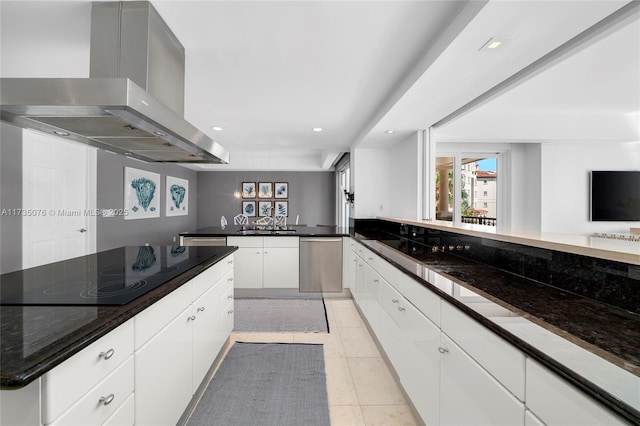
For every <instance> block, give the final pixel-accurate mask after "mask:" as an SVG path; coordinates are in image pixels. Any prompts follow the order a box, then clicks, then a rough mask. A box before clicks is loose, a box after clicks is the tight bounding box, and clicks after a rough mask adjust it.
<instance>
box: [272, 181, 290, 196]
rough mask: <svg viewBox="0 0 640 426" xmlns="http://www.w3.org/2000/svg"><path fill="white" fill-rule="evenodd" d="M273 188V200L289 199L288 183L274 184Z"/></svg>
mask: <svg viewBox="0 0 640 426" xmlns="http://www.w3.org/2000/svg"><path fill="white" fill-rule="evenodd" d="M273 186H274V189H273V198H289V182H275V183H274V184H273Z"/></svg>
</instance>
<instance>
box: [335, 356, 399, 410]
mask: <svg viewBox="0 0 640 426" xmlns="http://www.w3.org/2000/svg"><path fill="white" fill-rule="evenodd" d="M346 360H347V362H348V364H349V371H350V372H351V377H352V378H353V384H354V386H355V388H356V393H357V395H358V401H360V405H396V404H400V405H402V404H406V401H405V399H404V396H403V395H402V391H401V390H400V388H399V387H398V384H397V383H396V381H395V379H394V378H393V376H392V375H391V373H390V372H389V369H388V367H387V364H386V363H385V362H384V360H383V359H382V358H346Z"/></svg>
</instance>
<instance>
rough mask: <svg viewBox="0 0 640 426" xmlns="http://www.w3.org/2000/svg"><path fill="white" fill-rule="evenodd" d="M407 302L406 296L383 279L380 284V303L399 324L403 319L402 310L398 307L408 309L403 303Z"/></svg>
mask: <svg viewBox="0 0 640 426" xmlns="http://www.w3.org/2000/svg"><path fill="white" fill-rule="evenodd" d="M405 304H406V302H405V300H404V297H402V295H401V294H400V293H399V292H398V291H397V290H396V289H395V288H393V287H392V286H391V285H389V283H387V282H386V281H382V284H381V285H380V305H382V308H383V309H384V310H385V311H386V312H387V313H388V314H389V317H390V318H391V319H392V320H393V321H394V322H395V323H396V324H398V326H400V324H401V320H400V318H399V314H400V311H399V310H398V308H402V309H406V308H404V307H403V306H402V305H405Z"/></svg>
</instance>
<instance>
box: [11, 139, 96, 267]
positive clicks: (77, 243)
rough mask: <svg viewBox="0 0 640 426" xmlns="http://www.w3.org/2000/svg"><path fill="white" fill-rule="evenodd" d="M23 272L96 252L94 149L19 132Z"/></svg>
mask: <svg viewBox="0 0 640 426" xmlns="http://www.w3.org/2000/svg"><path fill="white" fill-rule="evenodd" d="M22 142H23V145H22V146H23V156H22V158H23V160H22V204H23V212H22V259H23V260H22V264H23V268H29V267H33V266H38V265H42V264H45V263H51V262H57V261H60V260H64V259H69V258H72V257H77V256H83V255H85V254H88V253H93V252H95V229H96V215H95V206H96V201H95V200H96V197H95V193H96V189H95V188H96V184H95V181H96V178H95V175H96V174H95V168H96V166H95V165H96V150H95V149H94V148H92V147H89V146H87V145H83V144H80V143H77V142H71V141H66V140H64V139H61V138H58V137H55V136H49V135H47V134H44V133H40V132H35V131H28V130H25V131H23V135H22Z"/></svg>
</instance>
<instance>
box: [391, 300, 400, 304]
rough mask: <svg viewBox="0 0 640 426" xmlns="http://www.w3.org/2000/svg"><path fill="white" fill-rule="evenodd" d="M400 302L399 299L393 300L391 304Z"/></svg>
mask: <svg viewBox="0 0 640 426" xmlns="http://www.w3.org/2000/svg"><path fill="white" fill-rule="evenodd" d="M398 302H399V300H398V299H391V303H398Z"/></svg>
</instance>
